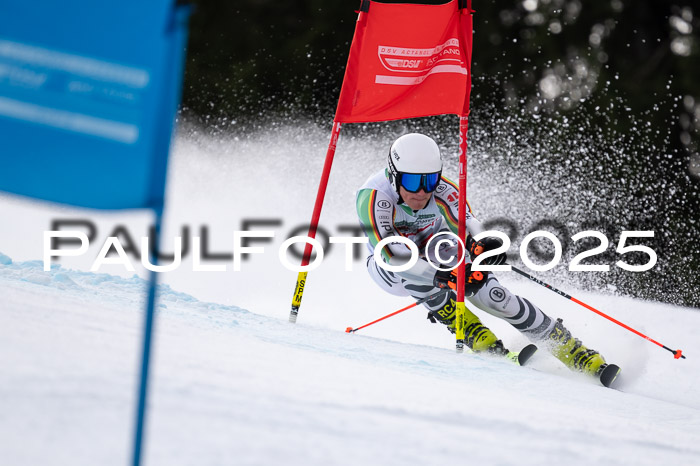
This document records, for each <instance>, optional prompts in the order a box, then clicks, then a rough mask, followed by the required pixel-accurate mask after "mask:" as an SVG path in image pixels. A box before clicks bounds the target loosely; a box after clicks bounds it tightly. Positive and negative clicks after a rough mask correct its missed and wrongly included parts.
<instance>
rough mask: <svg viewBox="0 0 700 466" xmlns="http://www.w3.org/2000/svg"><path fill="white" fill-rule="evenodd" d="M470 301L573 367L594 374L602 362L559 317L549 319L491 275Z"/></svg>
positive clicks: (595, 352) (603, 361) (599, 356)
mask: <svg viewBox="0 0 700 466" xmlns="http://www.w3.org/2000/svg"><path fill="white" fill-rule="evenodd" d="M469 301H470V302H471V303H473V304H475V305H476V306H478V307H479V308H481V309H483V310H484V311H486V312H488V313H489V314H491V315H494V316H496V317H499V318H501V319H503V320H505V321H506V322H508V323H509V324H511V325H512V326H513V327H515V328H516V329H518V330H519V331H520V332H521V333H523V334H524V335H525V336H527V337H528V338H529V339H530V340H532V341H534V342H544V343H545V346H547V349H549V351H550V352H551V353H552V354H553V355H554V356H555V357H556V358H557V359H559V360H560V361H562V362H563V363H564V364H566V365H567V366H569V367H570V368H572V369H577V370H579V371H582V372H587V373H591V374H596V373H597V372H598V370H599V369H600V366H601V365H603V364H605V359H603V357H602V356H601V355H600V353H598V352H597V351H595V350H592V349H588V348H586V347H585V346H584V345H583V344H582V343H581V341H580V340H578V339H576V338H573V337H572V336H571V332H569V331H568V330H567V329H566V327H564V324H563V323H562V320H561V319H557V320H556V321H554V320H552V319H551V318H550V317H549V316H547V315H546V314H545V313H544V312H542V310H541V309H540V308H538V307H537V306H535V305H534V304H533V303H532V302H530V301H529V300H528V299H526V298H522V297H520V296H518V295H515V294H513V293H511V292H510V291H509V290H508V289H507V288H506V287H504V286H503V285H501V284H500V283H499V281H498V279H496V277H494V276H493V274H489V276H488V277H487V279H486V282H485V284H484V285H483V287H482V288H481V289H480V290H479V291H478V292H477V293H476V294H475V295H474V296H472V297H471V298H469Z"/></svg>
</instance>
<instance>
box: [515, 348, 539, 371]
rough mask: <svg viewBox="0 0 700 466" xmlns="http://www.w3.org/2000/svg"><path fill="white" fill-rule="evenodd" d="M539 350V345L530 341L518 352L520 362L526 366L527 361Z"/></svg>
mask: <svg viewBox="0 0 700 466" xmlns="http://www.w3.org/2000/svg"><path fill="white" fill-rule="evenodd" d="M536 352H537V346H536V345H533V344H532V343H530V344H529V345H527V346H526V347H524V348H523V349H521V350H520V353H518V364H519V365H521V366H524V365H525V363H527V361H528V360H529V359H530V358H531V357H532V355H533V354H535V353H536Z"/></svg>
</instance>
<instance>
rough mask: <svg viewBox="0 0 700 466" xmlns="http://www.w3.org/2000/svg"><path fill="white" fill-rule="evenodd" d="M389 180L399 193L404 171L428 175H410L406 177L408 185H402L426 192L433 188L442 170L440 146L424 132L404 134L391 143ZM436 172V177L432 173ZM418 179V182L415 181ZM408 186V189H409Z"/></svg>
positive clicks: (437, 182) (412, 189) (414, 190)
mask: <svg viewBox="0 0 700 466" xmlns="http://www.w3.org/2000/svg"><path fill="white" fill-rule="evenodd" d="M388 168H389V181H390V182H391V186H392V187H393V188H394V190H396V192H397V193H399V186H401V185H402V183H401V179H402V175H403V174H404V173H409V174H417V175H428V174H432V175H433V176H428V177H419V178H417V177H410V178H412V179H411V180H410V181H409V180H408V179H407V180H406V181H407V182H408V184H409V186H408V187H407V186H404V188H405V189H408V190H409V191H412V192H417V191H419V190H420V189H421V188H423V189H425V191H426V192H432V191H434V190H435V188H436V187H437V185H438V184H439V180H440V173H441V172H442V157H441V156H440V148H439V147H438V145H437V144H436V143H435V141H433V140H432V139H431V138H429V137H428V136H426V135H424V134H419V133H410V134H404V135H403V136H401V137H400V138H398V139H397V140H396V141H394V143H393V144H392V145H391V149H389V157H388ZM434 174H437V177H436V176H435V175H434ZM416 180H418V184H416V183H415V181H416ZM409 188H410V189H409Z"/></svg>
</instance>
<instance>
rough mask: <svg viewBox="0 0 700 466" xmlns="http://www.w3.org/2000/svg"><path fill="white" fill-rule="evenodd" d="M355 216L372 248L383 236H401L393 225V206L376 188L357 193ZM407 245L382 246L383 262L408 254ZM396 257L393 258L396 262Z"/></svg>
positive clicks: (391, 244)
mask: <svg viewBox="0 0 700 466" xmlns="http://www.w3.org/2000/svg"><path fill="white" fill-rule="evenodd" d="M355 207H356V208H357V216H358V217H359V219H360V224H361V225H362V227H363V230H364V232H365V234H366V235H367V237H368V238H369V242H370V245H371V246H372V248H371V249H372V250H374V248H375V247H376V246H377V244H378V243H379V242H380V241H381V240H383V239H384V238H389V237H391V236H401V234H400V233H399V232H398V231H397V230H396V228H395V227H394V215H395V206H394V203H393V202H391V200H390V199H388V198H387V197H386V196H385V195H384V194H382V193H381V192H379V191H377V190H376V189H362V190H360V192H358V193H357V202H356V205H355ZM410 252H411V251H410V250H409V249H408V246H406V245H405V244H402V243H389V244H387V245H386V246H384V247H383V248H382V257H383V259H384V262H387V263H390V261H391V259H392V258H394V257H397V258H401V257H405V256H406V255H407V254H410ZM396 260H397V259H394V261H395V263H396Z"/></svg>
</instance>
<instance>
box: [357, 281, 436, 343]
mask: <svg viewBox="0 0 700 466" xmlns="http://www.w3.org/2000/svg"><path fill="white" fill-rule="evenodd" d="M448 291H449V289H444V290H440V291H438V292H437V293H435V294H432V295H430V296H426V297H425V298H421V299H419V300H418V301H416V302H415V303H413V304H409V305H408V306H406V307H404V308H402V309H399V310H398V311H395V312H392V313H391V314H387V315H385V316H384V317H380V318H379V319H377V320H374V321H372V322H370V323H368V324H365V325H363V326H361V327H357V328H352V327H348V328H346V329H345V333H355V332H357V331H358V330H360V329H363V328H365V327H369V326H370V325H372V324H376V323H377V322H380V321H382V320H384V319H388V318H389V317H391V316H395V315H396V314H399V313H401V312H403V311H407V310H409V309H411V308H412V307H416V306H418V305H419V304H423V303H424V302H426V301H430V300H431V299H433V298H437V297H438V296H440V295H441V294H443V293H446V292H448Z"/></svg>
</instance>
